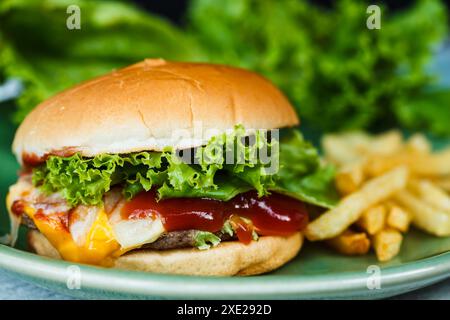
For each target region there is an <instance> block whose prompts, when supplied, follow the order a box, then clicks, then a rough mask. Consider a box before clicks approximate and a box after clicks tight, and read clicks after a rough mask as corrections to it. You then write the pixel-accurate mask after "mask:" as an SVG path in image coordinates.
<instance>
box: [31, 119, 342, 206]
mask: <svg viewBox="0 0 450 320" xmlns="http://www.w3.org/2000/svg"><path fill="white" fill-rule="evenodd" d="M246 134H247V133H246V131H245V129H244V128H243V127H242V126H237V127H236V128H235V129H234V131H233V132H231V133H224V134H221V135H218V136H215V137H213V138H212V139H211V140H210V141H209V142H208V143H207V144H206V145H205V146H202V147H199V148H196V149H195V150H194V151H195V152H194V157H193V159H194V161H185V159H184V158H183V156H182V155H180V154H179V152H176V151H175V150H172V149H167V150H164V151H163V152H139V153H131V154H125V155H117V154H100V155H97V156H95V157H93V158H86V157H82V156H81V155H80V154H75V155H73V156H71V157H59V156H50V157H49V158H48V159H47V161H46V162H45V164H43V165H41V166H39V167H36V168H34V169H33V183H34V185H36V186H39V187H40V188H41V189H42V190H43V191H44V192H45V193H48V194H49V193H54V192H59V193H61V195H62V196H63V197H64V198H65V199H66V200H67V201H68V203H69V204H70V205H72V206H76V205H79V204H84V205H97V204H100V203H101V202H102V201H103V196H104V194H105V193H106V192H108V191H109V190H110V189H111V188H112V187H114V186H121V187H122V192H123V195H124V197H125V198H126V199H131V198H133V197H134V196H135V195H136V194H138V193H139V192H142V191H149V190H151V189H155V190H156V192H157V196H158V199H159V200H160V199H165V198H179V197H206V198H211V199H217V200H222V201H227V200H230V199H232V198H233V197H235V196H236V195H238V194H240V193H243V192H247V191H250V190H256V191H257V192H258V195H259V196H265V195H268V194H270V192H271V191H275V192H280V193H284V194H288V195H290V196H293V197H296V198H298V199H300V200H302V201H306V202H309V203H312V204H315V205H320V206H323V207H331V206H332V205H333V204H334V202H335V200H336V199H335V191H334V187H333V184H332V180H333V171H332V170H331V169H330V168H328V167H323V166H321V164H320V160H319V155H318V154H317V151H316V150H315V149H314V147H313V146H311V145H310V144H309V143H307V142H305V141H304V140H303V137H302V136H301V135H300V134H299V133H298V132H296V131H294V132H292V133H291V134H289V135H288V138H287V139H284V140H283V141H282V143H281V144H280V145H279V142H278V140H276V139H271V138H268V137H267V135H266V134H264V133H262V132H260V131H256V132H255V133H254V134H253V135H252V136H253V142H252V143H249V141H248V139H247V138H246ZM263 148H267V149H268V150H269V152H271V153H272V152H273V153H274V154H273V155H272V156H273V157H272V159H274V160H273V161H275V162H276V165H277V166H278V164H279V170H276V171H274V172H271V171H269V170H268V169H269V163H267V161H265V162H263V161H261V160H259V158H258V157H256V156H255V155H256V154H259V152H261V150H262V149H263ZM236 150H241V152H236ZM231 151H234V152H232V153H231V155H232V156H233V158H232V161H225V160H226V159H227V156H228V155H229V154H230V152H231ZM272 165H273V163H272Z"/></svg>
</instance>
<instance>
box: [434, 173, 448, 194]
mask: <svg viewBox="0 0 450 320" xmlns="http://www.w3.org/2000/svg"><path fill="white" fill-rule="evenodd" d="M433 182H434V183H435V184H436V185H437V186H439V187H440V188H441V189H442V190H445V191H446V192H447V193H450V176H448V177H443V178H438V179H435V180H434V181H433Z"/></svg>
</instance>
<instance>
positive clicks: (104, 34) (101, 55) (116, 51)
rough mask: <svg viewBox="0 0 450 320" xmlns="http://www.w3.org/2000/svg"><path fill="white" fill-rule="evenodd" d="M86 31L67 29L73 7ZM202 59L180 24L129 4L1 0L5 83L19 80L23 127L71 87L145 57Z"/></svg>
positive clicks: (0, 60) (18, 116)
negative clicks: (38, 109) (40, 105)
mask: <svg viewBox="0 0 450 320" xmlns="http://www.w3.org/2000/svg"><path fill="white" fill-rule="evenodd" d="M70 5H76V6H78V7H79V8H80V12H81V26H80V27H81V29H80V30H69V29H68V28H66V19H67V18H68V17H69V16H70V15H69V14H68V13H67V12H66V10H67V8H68V6H70ZM158 57H163V58H165V59H168V60H175V61H198V60H202V54H201V53H200V49H199V46H198V44H197V43H196V42H195V41H193V40H192V39H191V37H190V36H189V35H187V34H185V33H184V32H183V31H182V30H180V29H179V28H178V27H177V26H175V25H173V24H172V23H170V22H169V21H167V20H165V19H164V18H162V17H159V16H157V15H155V14H152V13H148V12H145V11H144V10H142V9H139V8H138V7H136V6H135V5H133V4H132V3H131V2H130V1H117V0H102V1H91V0H2V1H0V82H1V81H2V80H4V79H8V78H16V79H20V80H21V81H22V83H23V85H24V90H23V92H22V93H21V95H20V97H19V98H18V99H17V100H16V103H17V107H18V109H17V112H16V113H15V115H14V119H15V121H16V122H17V123H19V122H20V121H21V120H22V119H23V118H24V117H25V116H26V115H27V114H28V112H30V111H31V110H32V109H33V108H34V107H35V106H36V105H37V104H38V103H40V102H42V101H43V100H45V99H47V98H48V97H50V96H52V95H54V94H56V93H57V92H60V91H62V90H64V89H66V88H68V87H70V86H73V85H75V84H77V83H80V82H82V81H84V80H87V79H91V78H93V77H96V76H98V75H101V74H104V73H107V72H110V71H112V70H113V69H117V68H120V67H124V66H127V65H130V64H132V63H136V62H138V61H140V60H143V59H145V58H158Z"/></svg>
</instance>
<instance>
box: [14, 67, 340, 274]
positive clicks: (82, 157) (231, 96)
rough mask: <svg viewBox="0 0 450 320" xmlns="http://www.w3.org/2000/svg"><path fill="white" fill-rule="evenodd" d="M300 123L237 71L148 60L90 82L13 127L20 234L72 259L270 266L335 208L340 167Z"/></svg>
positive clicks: (157, 266)
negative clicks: (311, 218)
mask: <svg viewBox="0 0 450 320" xmlns="http://www.w3.org/2000/svg"><path fill="white" fill-rule="evenodd" d="M298 123H299V120H298V118H297V115H296V113H295V112H294V109H293V108H292V106H291V105H290V104H289V102H288V100H287V99H286V98H285V96H283V94H282V93H281V92H280V91H279V90H278V89H277V88H276V87H274V86H273V85H272V84H271V83H270V82H269V81H267V80H266V79H264V78H262V77H261V76H259V75H257V74H255V73H252V72H249V71H245V70H242V69H237V68H231V67H227V66H221V65H213V64H197V63H177V62H167V61H164V60H150V59H149V60H145V61H143V62H140V63H137V64H135V65H132V66H129V67H126V68H124V69H121V70H117V71H114V72H112V73H110V74H107V75H104V76H101V77H99V78H96V79H93V80H90V81H87V82H84V83H82V84H80V85H78V86H75V87H73V88H70V89H68V90H66V91H64V92H61V93H59V94H57V95H56V96H54V97H52V98H50V99H48V100H46V101H44V102H43V103H41V104H40V105H38V106H37V107H36V108H35V109H34V110H33V111H32V112H31V113H30V114H29V115H28V117H27V118H26V119H25V120H24V121H23V123H22V124H21V126H20V127H19V129H18V130H17V133H16V136H15V139H14V142H13V151H14V153H15V155H16V157H17V159H18V161H19V162H20V164H21V166H22V167H21V170H20V173H19V178H18V181H17V183H16V184H14V185H13V186H11V187H10V191H9V194H8V196H7V206H8V210H9V213H10V219H11V224H12V231H11V234H10V240H11V242H12V243H14V241H15V239H16V238H17V229H18V228H19V225H24V226H26V228H28V243H29V246H30V249H31V250H33V251H34V252H36V253H37V254H39V255H43V256H47V257H52V258H58V259H64V260H67V261H71V262H76V263H86V264H93V265H100V266H105V267H116V268H122V269H130V270H140V271H148V272H157V273H171V274H187V275H252V274H260V273H264V272H268V271H271V270H274V269H276V268H278V267H280V266H282V265H283V264H285V263H287V262H288V261H289V260H291V259H292V258H293V257H295V256H296V255H297V253H298V252H299V250H300V248H301V246H302V242H303V237H302V234H301V232H302V230H303V229H304V228H305V226H306V225H307V223H308V214H309V213H311V212H312V211H317V210H320V208H327V207H330V206H332V205H333V189H332V183H331V180H332V176H333V170H332V169H331V168H329V167H326V166H323V165H322V164H321V162H320V160H319V157H318V155H317V152H316V150H315V149H314V148H313V147H312V146H311V145H310V144H309V143H308V142H306V141H304V140H303V137H302V136H301V134H300V133H299V132H298V131H297V130H296V129H288V127H294V126H296V125H298ZM282 128H285V129H282ZM280 129H282V130H280Z"/></svg>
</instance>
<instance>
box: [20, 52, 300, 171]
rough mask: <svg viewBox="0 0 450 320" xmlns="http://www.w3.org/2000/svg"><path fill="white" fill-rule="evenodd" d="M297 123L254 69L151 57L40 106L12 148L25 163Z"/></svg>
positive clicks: (282, 99)
mask: <svg viewBox="0 0 450 320" xmlns="http://www.w3.org/2000/svg"><path fill="white" fill-rule="evenodd" d="M298 122H299V121H298V118H297V116H296V114H295V111H294V109H293V108H292V106H291V105H290V103H289V102H288V100H287V99H286V97H285V96H284V95H283V94H282V93H281V92H280V91H279V90H278V89H277V88H276V87H275V86H273V85H272V84H271V83H270V82H269V81H267V80H266V79H264V78H263V77H261V76H259V75H257V74H255V73H253V72H249V71H246V70H243V69H237V68H231V67H227V66H222V65H213V64H200V63H178V62H167V61H164V60H161V59H156V60H151V59H147V60H144V61H142V62H140V63H137V64H134V65H132V66H129V67H127V68H124V69H120V70H117V71H114V72H111V73H109V74H106V75H104V76H101V77H98V78H95V79H93V80H90V81H87V82H84V83H82V84H80V85H77V86H75V87H73V88H71V89H68V90H65V91H63V92H61V93H59V94H57V95H55V96H54V97H52V98H50V99H48V100H46V101H44V102H43V103H41V104H39V105H38V106H37V107H36V108H35V109H34V110H33V111H32V112H31V113H30V114H29V115H28V116H27V117H26V119H25V120H24V121H23V123H22V125H21V126H20V127H19V129H18V131H17V133H16V137H15V139H14V143H13V151H14V153H15V154H16V156H17V158H18V160H19V162H22V157H23V156H24V155H28V156H29V155H33V156H35V157H42V156H44V155H47V154H61V153H64V152H66V151H67V153H74V152H79V153H81V154H82V155H84V156H94V155H97V154H100V153H128V152H134V151H142V150H155V151H161V150H162V149H163V148H164V147H166V146H171V147H175V148H180V149H181V148H188V147H194V146H198V145H201V144H204V143H205V142H206V141H207V140H208V139H209V138H210V137H211V136H213V135H216V134H218V133H220V132H223V131H225V130H227V129H231V128H233V127H234V126H235V125H236V124H242V125H243V126H244V127H245V128H246V129H273V128H282V127H288V126H293V125H296V124H298ZM196 128H197V129H196ZM180 129H181V130H183V131H180ZM194 129H196V130H194ZM199 129H200V130H199ZM199 131H200V132H199ZM194 133H195V134H194ZM180 134H183V136H185V135H186V134H190V135H192V137H195V139H189V141H186V139H180V137H179V136H180ZM194 140H195V141H194Z"/></svg>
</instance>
